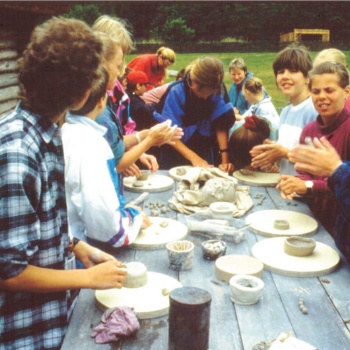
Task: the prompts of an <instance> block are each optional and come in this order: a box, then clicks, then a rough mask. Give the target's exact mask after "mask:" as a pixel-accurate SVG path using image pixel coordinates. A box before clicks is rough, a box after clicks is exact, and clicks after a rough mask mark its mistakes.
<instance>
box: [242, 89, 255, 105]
mask: <svg viewBox="0 0 350 350" xmlns="http://www.w3.org/2000/svg"><path fill="white" fill-rule="evenodd" d="M244 97H245V99H246V100H247V102H248V103H249V104H251V105H253V104H255V103H256V99H255V98H254V94H252V93H251V92H250V91H249V90H247V89H244Z"/></svg>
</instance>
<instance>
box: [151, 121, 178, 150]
mask: <svg viewBox="0 0 350 350" xmlns="http://www.w3.org/2000/svg"><path fill="white" fill-rule="evenodd" d="M182 135H183V132H182V129H181V128H178V127H177V126H176V125H175V126H172V127H170V122H169V121H165V122H163V123H160V124H157V125H154V126H153V127H152V128H151V129H150V130H149V132H148V135H147V138H148V139H149V140H150V142H151V144H152V146H161V145H163V144H165V143H168V144H174V143H175V140H179V139H180V138H181V137H182Z"/></svg>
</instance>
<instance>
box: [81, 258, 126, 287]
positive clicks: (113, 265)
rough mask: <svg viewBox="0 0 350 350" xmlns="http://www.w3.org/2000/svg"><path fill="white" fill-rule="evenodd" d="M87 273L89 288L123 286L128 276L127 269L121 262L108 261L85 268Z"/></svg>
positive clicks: (84, 271)
mask: <svg viewBox="0 0 350 350" xmlns="http://www.w3.org/2000/svg"><path fill="white" fill-rule="evenodd" d="M83 273H86V274H87V281H88V286H87V287H88V288H92V289H110V288H121V287H122V286H123V282H124V280H125V276H126V269H125V268H124V267H121V263H120V262H118V261H116V260H114V261H107V262H105V263H102V264H99V265H96V266H93V267H90V268H89V269H87V270H83Z"/></svg>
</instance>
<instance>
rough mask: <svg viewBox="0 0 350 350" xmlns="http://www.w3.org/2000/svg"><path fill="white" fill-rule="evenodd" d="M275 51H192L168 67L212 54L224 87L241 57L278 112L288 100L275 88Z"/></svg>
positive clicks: (312, 54)
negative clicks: (221, 70)
mask: <svg viewBox="0 0 350 350" xmlns="http://www.w3.org/2000/svg"><path fill="white" fill-rule="evenodd" d="M276 54H277V52H276V53H271V52H259V53H258V52H257V53H235V54H232V53H229V52H223V53H205V54H204V53H203V54H201V53H193V54H176V62H175V64H174V65H172V66H170V68H169V69H171V70H176V71H179V70H180V69H182V68H185V67H186V66H187V65H188V64H189V63H190V62H192V61H193V60H195V59H196V58H198V57H204V56H213V57H217V58H219V59H220V60H221V61H222V62H223V63H224V66H225V78H224V82H225V85H226V87H227V88H228V89H229V87H230V86H231V84H232V80H231V77H230V75H229V73H228V66H229V63H230V62H231V60H232V59H233V58H238V57H241V58H243V59H244V60H245V62H246V64H247V66H248V70H249V72H252V73H253V75H254V76H256V77H259V78H260V79H261V80H262V81H263V84H264V86H265V88H266V90H267V91H268V93H269V95H270V96H271V97H272V102H273V103H274V105H275V107H276V109H277V111H278V112H280V110H281V108H282V107H283V106H285V105H286V104H287V103H288V100H287V99H286V98H285V97H284V96H283V94H282V93H281V92H280V91H279V90H278V89H277V87H276V85H275V77H274V74H273V70H272V62H273V60H274V58H275V57H276ZM310 54H311V57H312V58H314V57H315V56H316V54H317V52H311V53H310ZM344 54H345V55H346V57H350V51H344ZM135 56H137V55H128V56H127V57H126V62H129V61H130V60H131V59H132V58H134V57H135ZM174 79H175V77H170V76H169V77H168V79H167V81H171V80H174Z"/></svg>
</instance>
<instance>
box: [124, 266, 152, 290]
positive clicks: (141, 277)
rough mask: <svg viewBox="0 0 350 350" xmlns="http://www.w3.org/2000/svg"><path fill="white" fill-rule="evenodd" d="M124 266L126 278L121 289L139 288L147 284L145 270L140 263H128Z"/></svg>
mask: <svg viewBox="0 0 350 350" xmlns="http://www.w3.org/2000/svg"><path fill="white" fill-rule="evenodd" d="M125 266H126V271H127V274H126V277H125V281H124V283H123V287H126V288H140V287H143V286H145V285H146V284H147V268H146V266H145V265H144V264H143V263H141V262H137V261H134V262H129V263H127V264H125Z"/></svg>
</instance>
